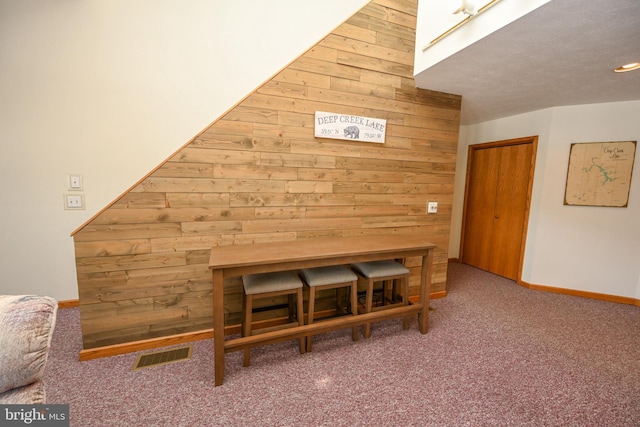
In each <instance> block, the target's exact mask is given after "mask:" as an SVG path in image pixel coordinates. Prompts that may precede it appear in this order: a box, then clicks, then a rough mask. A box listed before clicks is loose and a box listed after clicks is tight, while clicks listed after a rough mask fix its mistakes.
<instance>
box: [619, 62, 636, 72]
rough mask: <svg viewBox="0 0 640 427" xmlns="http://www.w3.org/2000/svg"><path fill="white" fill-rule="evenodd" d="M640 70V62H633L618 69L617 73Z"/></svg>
mask: <svg viewBox="0 0 640 427" xmlns="http://www.w3.org/2000/svg"><path fill="white" fill-rule="evenodd" d="M638 69H640V62H633V63H631V64H627V65H623V66H621V67H618V68H616V69H615V70H613V71H615V72H616V73H626V72H627V71H633V70H638Z"/></svg>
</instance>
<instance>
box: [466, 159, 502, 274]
mask: <svg viewBox="0 0 640 427" xmlns="http://www.w3.org/2000/svg"><path fill="white" fill-rule="evenodd" d="M499 156H500V152H499V151H498V150H495V149H480V150H475V151H474V156H473V159H472V163H471V169H470V170H469V175H468V177H467V179H468V180H469V182H470V183H482V184H481V185H471V186H469V187H468V189H467V210H466V221H465V227H464V235H463V242H464V248H463V251H462V262H463V263H465V264H469V265H473V266H474V267H478V268H481V269H483V270H489V265H490V263H491V257H492V246H493V245H492V242H491V236H492V235H493V223H494V221H493V211H494V209H495V198H496V191H497V184H498V169H499V163H500V159H499Z"/></svg>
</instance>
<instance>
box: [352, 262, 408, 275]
mask: <svg viewBox="0 0 640 427" xmlns="http://www.w3.org/2000/svg"><path fill="white" fill-rule="evenodd" d="M351 265H352V266H353V268H355V269H356V270H357V271H359V272H360V273H362V275H363V276H365V277H369V278H372V279H377V278H378V277H387V276H398V275H400V274H409V269H408V268H407V267H405V266H404V265H402V264H400V263H399V262H397V261H393V260H383V261H371V262H356V263H354V264H351Z"/></svg>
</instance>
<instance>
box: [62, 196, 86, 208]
mask: <svg viewBox="0 0 640 427" xmlns="http://www.w3.org/2000/svg"><path fill="white" fill-rule="evenodd" d="M64 208H65V209H69V210H80V209H84V194H65V195H64Z"/></svg>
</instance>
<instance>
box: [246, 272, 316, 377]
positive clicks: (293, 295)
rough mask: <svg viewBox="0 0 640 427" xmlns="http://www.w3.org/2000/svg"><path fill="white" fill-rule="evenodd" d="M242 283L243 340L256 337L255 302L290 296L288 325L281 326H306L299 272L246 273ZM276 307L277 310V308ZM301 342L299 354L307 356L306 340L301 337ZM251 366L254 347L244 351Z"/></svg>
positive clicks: (247, 362)
mask: <svg viewBox="0 0 640 427" xmlns="http://www.w3.org/2000/svg"><path fill="white" fill-rule="evenodd" d="M242 284H243V288H244V293H243V294H242V336H243V337H250V336H251V335H253V334H254V331H253V330H252V322H253V300H254V299H260V298H264V299H272V298H274V297H280V296H285V295H286V296H288V300H289V303H288V308H289V323H287V324H286V325H282V327H294V326H302V325H304V297H303V293H302V287H303V283H302V280H301V279H300V277H299V276H298V274H297V271H276V272H271V273H258V274H245V275H244V276H242ZM294 301H295V304H294ZM264 308H267V307H263V309H264ZM273 308H277V306H276V307H273ZM299 341H300V353H304V352H305V349H306V347H307V343H306V338H305V337H304V336H302V337H300V338H299ZM250 364H251V348H249V347H247V348H245V349H244V366H249V365H250Z"/></svg>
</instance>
